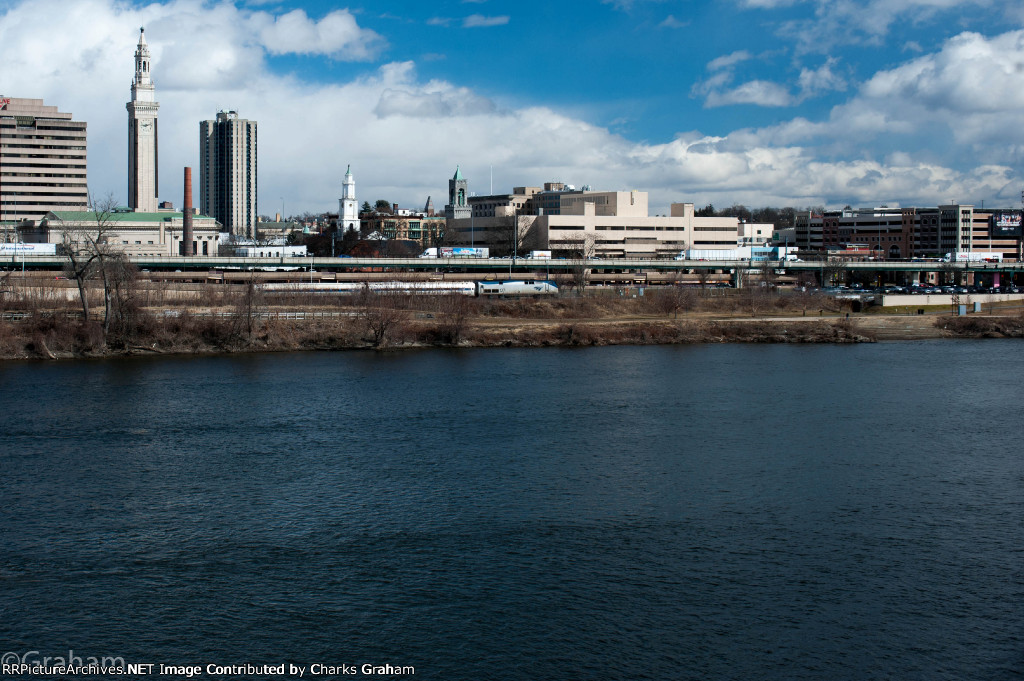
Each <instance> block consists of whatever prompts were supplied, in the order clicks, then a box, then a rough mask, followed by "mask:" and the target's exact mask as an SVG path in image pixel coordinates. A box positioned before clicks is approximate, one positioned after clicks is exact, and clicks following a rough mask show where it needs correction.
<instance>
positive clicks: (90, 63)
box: [0, 0, 1024, 213]
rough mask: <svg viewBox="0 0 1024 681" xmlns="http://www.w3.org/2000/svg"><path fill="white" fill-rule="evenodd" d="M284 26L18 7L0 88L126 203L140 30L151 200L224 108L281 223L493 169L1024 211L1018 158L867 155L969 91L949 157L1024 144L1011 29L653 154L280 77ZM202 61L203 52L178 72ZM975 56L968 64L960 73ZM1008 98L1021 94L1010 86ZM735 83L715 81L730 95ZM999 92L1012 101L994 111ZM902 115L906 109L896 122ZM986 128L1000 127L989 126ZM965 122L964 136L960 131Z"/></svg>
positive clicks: (505, 110) (91, 4)
mask: <svg viewBox="0 0 1024 681" xmlns="http://www.w3.org/2000/svg"><path fill="white" fill-rule="evenodd" d="M283 16H286V15H285V14H272V18H273V21H272V22H270V21H267V20H266V19H264V18H259V19H253V14H252V13H251V12H249V11H247V10H243V9H239V8H237V7H235V6H234V5H231V4H230V3H221V4H217V5H209V4H207V3H205V2H201V1H200V0H194V1H193V0H176V1H175V2H171V3H167V4H158V3H151V4H148V5H145V6H142V7H138V8H129V7H127V6H125V5H123V4H121V3H119V2H114V0H81V1H80V2H76V3H72V4H70V5H67V4H66V3H63V2H58V1H57V0H35V1H34V2H32V3H27V2H26V3H23V4H21V5H17V6H14V7H12V8H11V9H10V10H9V11H8V12H7V13H6V14H4V15H2V16H0V36H4V38H5V39H4V40H3V41H0V60H2V61H3V63H4V64H5V86H4V89H5V93H4V94H6V95H9V96H15V97H41V98H43V99H45V100H46V103H47V104H52V105H57V106H58V107H60V109H61V110H62V111H70V112H72V113H74V115H75V117H76V118H77V119H79V120H85V121H87V122H88V124H89V180H90V188H91V189H92V190H93V192H94V193H95V194H97V195H101V196H102V195H105V194H106V193H107V192H108V191H112V192H113V193H114V195H115V197H119V198H121V199H122V200H123V198H124V195H125V190H126V186H127V171H126V166H127V163H126V159H127V149H126V132H125V131H126V118H127V117H126V113H125V108H124V103H125V101H127V99H128V96H129V85H130V80H131V76H132V68H133V67H132V53H133V51H134V48H135V43H136V42H137V39H138V26H140V25H145V26H146V27H147V28H146V36H147V39H148V41H149V43H150V46H151V49H152V51H153V54H154V71H153V77H154V81H155V83H156V92H157V99H158V100H159V101H160V142H161V148H160V164H161V165H160V171H161V172H160V175H161V177H163V178H165V181H164V182H163V183H161V187H160V189H161V192H160V193H161V196H160V198H161V199H169V200H172V201H174V202H175V204H177V205H180V201H181V187H180V181H179V180H178V178H180V177H181V172H180V169H181V167H182V166H186V165H188V166H192V167H193V168H197V167H198V155H199V148H198V123H199V121H201V120H204V119H207V118H212V117H213V115H214V114H215V113H216V112H217V111H218V110H219V109H228V108H230V109H235V110H237V111H238V112H239V114H240V115H241V116H242V117H244V118H250V119H253V120H256V121H258V125H259V153H260V159H259V168H260V174H259V195H260V197H261V203H260V209H261V210H262V212H264V213H270V212H273V210H274V208H275V207H276V206H277V205H278V199H279V198H283V199H284V201H285V203H286V205H287V206H288V207H289V209H292V207H294V209H295V210H296V211H299V210H312V211H321V210H330V209H332V208H333V209H336V208H337V200H338V197H339V196H340V192H341V182H342V177H343V175H344V172H345V168H346V166H347V165H348V164H349V163H351V164H352V170H353V172H354V174H355V176H356V181H357V195H358V197H359V199H360V201H362V200H364V199H368V200H371V201H373V200H375V199H377V198H386V199H388V200H390V201H393V202H398V203H400V204H402V205H403V206H421V205H423V203H424V202H425V200H426V197H427V196H433V198H434V203H435V205H438V203H439V199H440V202H441V203H443V196H444V195H445V194H446V191H447V178H448V177H450V176H451V173H452V172H453V171H454V168H455V166H456V164H459V165H461V167H462V170H463V174H464V175H466V177H467V178H468V179H469V182H470V190H471V191H483V190H484V187H485V186H486V185H485V180H484V178H486V177H487V176H488V174H489V167H490V166H493V167H494V171H495V174H494V179H495V187H496V188H498V187H512V186H519V185H523V184H531V183H536V182H541V181H544V180H548V179H560V180H563V181H567V182H573V183H575V184H591V185H593V186H595V187H598V188H602V189H630V188H640V189H644V190H647V191H648V192H650V204H651V208H652V211H653V212H661V213H664V212H667V207H668V204H669V203H670V202H673V201H694V202H698V203H702V202H713V203H716V204H720V203H726V204H728V203H732V202H742V203H747V204H748V205H769V204H776V205H798V206H799V205H812V204H829V205H843V204H844V203H851V204H854V205H858V204H860V205H864V204H868V205H870V204H873V203H876V202H877V201H879V199H880V197H881V198H882V199H892V200H899V201H901V202H904V203H906V204H912V203H919V204H934V203H937V202H939V201H945V200H948V198H949V197H950V196H957V197H962V198H965V199H966V198H967V197H970V198H971V199H972V200H981V199H986V200H997V199H999V198H1001V197H1007V196H1010V194H1011V188H1015V189H1014V191H1016V192H1018V193H1017V196H1018V198H1019V186H1020V183H1021V172H1020V169H1021V167H1022V165H1024V164H1022V163H1021V162H1020V161H1018V162H1016V163H1014V162H1011V161H1012V158H1011V157H1012V152H1010V151H1008V150H1006V149H1003V150H1001V151H1000V152H999V153H998V154H982V155H978V156H977V157H976V158H974V159H973V160H972V161H969V162H965V163H962V164H958V165H953V164H952V163H949V162H945V161H944V159H946V158H947V157H942V156H939V155H936V156H935V157H934V158H930V159H923V158H922V155H921V154H920V153H918V149H917V148H914V147H909V148H906V149H905V152H906V153H905V154H903V155H901V154H899V153H897V152H900V151H901V150H904V148H903V147H901V146H899V145H898V144H896V145H893V144H888V145H884V146H885V149H884V152H883V153H879V154H878V155H877V156H876V157H872V154H871V151H870V144H869V143H870V142H871V140H873V139H877V138H878V136H879V135H885V134H890V135H891V134H893V131H894V130H897V129H899V126H909V129H910V131H911V132H912V131H913V130H914V129H916V125H917V121H915V120H914V117H915V116H917V115H919V114H920V112H921V111H924V110H925V109H927V108H929V107H931V108H934V104H933V103H934V102H935V101H937V100H938V99H940V98H939V96H938V93H940V92H941V86H942V84H945V86H946V87H949V88H953V87H957V88H961V89H959V90H956V91H955V92H953V94H954V95H956V98H957V99H960V98H961V96H962V95H965V94H970V95H972V96H973V95H986V97H987V99H983V101H975V102H957V103H953V102H952V97H951V101H950V102H947V104H946V108H945V111H946V112H947V116H946V117H945V118H943V117H942V116H940V115H939V114H938V113H936V114H934V115H935V116H936V120H938V121H945V122H947V123H952V121H954V120H956V118H955V117H954V114H958V115H961V116H962V115H963V114H964V113H966V114H967V117H966V119H965V129H964V130H959V131H958V134H959V135H962V136H963V137H954V136H952V135H950V134H948V133H949V129H947V130H946V132H947V138H948V139H949V143H948V144H944V145H940V146H941V147H942V148H943V149H945V148H946V147H952V148H962V149H965V150H967V151H973V149H974V147H973V145H975V144H979V143H983V142H984V141H985V140H986V139H988V137H986V135H992V134H995V133H994V132H992V131H993V130H995V129H996V127H998V126H1001V129H1002V130H1003V138H1004V139H1017V138H1018V136H1019V135H1018V131H1016V130H1014V131H1012V132H1011V133H1009V134H1007V133H1006V128H1007V126H1012V125H1013V124H1014V122H1015V121H1019V114H1016V113H1015V114H1014V115H1006V112H1008V111H1015V112H1016V111H1019V110H1020V108H1019V107H1020V102H1019V100H1018V99H1017V97H1018V96H1019V93H1020V92H1021V91H1024V88H1022V87H1020V81H1019V78H1020V77H1021V76H1020V75H1019V72H1018V71H1014V70H1013V69H1014V68H1015V67H1014V64H1015V63H1016V62H1014V61H1013V60H1014V57H1012V54H1020V53H1021V48H1020V45H1019V42H1017V41H1019V36H1016V35H1013V34H1007V35H1006V36H1001V37H998V38H992V39H986V38H983V37H981V36H974V35H973V34H965V36H961V37H960V39H959V40H958V41H956V42H951V43H950V44H949V45H948V50H949V52H948V53H945V52H946V50H943V52H944V53H936V54H932V55H923V56H921V57H919V58H917V59H915V60H914V61H911V62H907V63H906V64H903V65H902V66H900V67H898V68H895V69H892V70H890V71H887V72H884V73H880V74H877V75H876V78H873V79H871V80H870V81H869V82H868V83H866V84H865V85H864V86H863V87H862V88H861V89H860V90H859V91H858V92H857V93H856V94H855V95H854V97H853V98H852V99H851V100H850V101H849V102H848V103H847V104H846V105H844V106H843V107H837V108H836V109H835V110H834V111H833V113H832V115H831V116H830V117H829V118H828V119H827V120H807V119H793V120H790V121H787V122H785V123H783V124H780V125H778V126H774V127H771V128H763V129H747V130H737V131H733V132H730V133H728V134H724V135H721V136H708V135H705V134H702V133H700V132H697V131H694V132H687V133H684V134H680V135H678V136H677V137H676V138H675V139H673V140H671V141H669V142H667V143H661V144H652V143H646V142H634V141H631V140H628V139H626V138H624V137H622V136H620V135H616V134H614V133H612V132H610V131H609V130H608V129H607V128H604V127H601V126H597V125H593V124H591V123H588V122H586V121H583V120H580V119H579V118H576V117H573V116H571V115H567V114H566V113H564V112H560V111H557V110H553V109H552V108H550V107H545V106H531V107H518V108H516V107H514V106H509V105H508V104H503V105H502V106H497V105H496V104H495V103H494V102H493V101H491V100H490V99H488V98H487V97H484V96H482V95H480V94H479V93H477V92H474V91H473V90H472V89H469V88H465V87H462V86H461V85H459V84H457V83H450V82H447V81H444V80H424V79H422V78H420V76H419V75H418V74H417V71H416V68H415V65H414V64H412V63H410V62H402V63H394V64H383V65H380V66H378V67H377V68H376V69H373V70H371V71H369V72H367V73H365V75H362V76H359V77H355V76H353V77H350V78H348V79H342V80H339V81H338V82H328V83H322V82H311V81H305V80H302V79H301V78H300V77H298V76H295V75H278V74H275V73H274V72H273V71H272V70H271V69H270V68H268V66H267V63H266V62H267V55H268V54H269V48H268V47H267V46H266V45H264V41H263V38H259V39H257V40H253V39H252V38H251V36H247V35H246V31H245V30H243V29H241V28H239V27H243V28H244V27H245V26H246V25H247V22H251V21H259V22H263V23H262V24H261V25H264V26H268V27H269V26H271V25H272V24H273V25H275V26H276V25H277V24H278V22H277V19H278V18H280V17H283ZM299 19H301V17H299ZM321 21H323V20H321ZM299 23H300V24H302V25H305V26H306V27H307V28H308V27H309V26H310V25H311V22H308V21H307V22H301V21H300V22H299ZM183 27H185V29H189V30H184V29H183ZM192 28H194V29H195V31H193V30H191V29H192ZM273 30H277V29H273ZM55 36H75V38H76V39H75V40H71V39H67V40H60V39H55ZM279 44H280V43H279ZM332 44H334V43H330V42H327V43H324V44H322V45H321V47H320V48H318V49H321V50H326V49H328V48H329V47H330V45H332ZM1007 53H1010V54H1007ZM193 54H196V55H202V57H203V58H192V59H191V61H189V57H190V55H193ZM320 54H323V55H325V56H323V57H321V58H324V59H331V58H334V57H333V56H331V55H328V53H326V52H320ZM969 55H974V56H973V58H972V59H973V62H971V63H968V64H963V63H958V62H959V61H963V60H964V59H966V58H967V57H968V56H969ZM738 58H739V57H736V59H738ZM968 61H970V60H968ZM179 62H184V63H185V64H186V65H185V66H183V65H181V64H180V63H179ZM986 64H987V67H988V68H991V67H993V66H996V67H999V68H1002V69H1003V72H1002V75H1000V76H996V75H992V74H990V75H989V76H988V80H987V81H985V83H984V85H985V86H987V87H988V88H992V89H991V90H986V89H985V88H984V87H982V86H972V85H970V84H965V83H959V84H958V83H957V82H956V81H957V79H958V78H965V77H967V76H968V75H970V74H972V73H980V72H981V71H982V70H983V69H985V68H986ZM829 68H830V71H831V72H833V73H834V72H835V70H836V69H835V67H834V65H833V66H830V67H829ZM190 70H194V72H190ZM727 71H728V69H725V68H723V69H722V70H721V71H719V72H718V73H726V72H727ZM818 71H820V69H818ZM715 75H716V73H712V74H711V78H709V80H711V79H712V78H714V77H715ZM936 80H937V81H938V82H934V81H936ZM806 83H807V85H808V87H821V86H822V83H825V84H826V85H827V84H828V83H832V85H833V86H834V85H835V81H832V80H830V79H829V78H827V77H825V74H824V73H823V72H822V73H817V74H816V75H813V76H811V75H809V76H807V78H806ZM172 84H173V85H174V86H173V87H172V86H171V85H172ZM719 85H721V84H719ZM771 85H772V84H770V83H768V84H764V85H759V86H758V87H760V88H761V90H760V93H759V96H760V97H762V98H769V99H770V98H771V97H777V98H779V99H780V100H781V99H782V98H783V97H784V96H785V93H774V94H773V93H772V87H771ZM1011 86H1013V87H1015V88H1016V90H1014V91H1012V92H1011V91H1010V87H1011ZM742 87H743V86H740V87H738V88H732V89H735V90H740V89H741V88H742ZM975 87H976V88H977V89H970V88H975ZM963 88H969V89H967V90H964V89H963ZM754 89H756V88H751V91H753V90H754ZM727 90H729V88H728V86H727V85H722V87H721V91H722V92H726V91H727ZM1003 95H1005V102H1004V103H1003V104H993V103H992V102H991V100H992V99H997V100H998V99H999V98H1001V97H1003ZM747 96H749V97H752V96H753V94H748V95H747ZM789 96H792V95H789ZM976 99H977V98H976ZM983 102H984V103H983ZM908 104H909V105H910V106H912V107H917V108H916V109H914V108H909V109H907V110H906V111H903V110H902V108H901V107H903V106H905V105H908ZM972 107H973V108H972ZM1000 107H1003V108H1000ZM1012 107H1017V108H1016V109H1013V108H1012ZM1000 118H1001V119H1002V121H1001V122H1000V120H999V119H1000ZM986 125H988V126H996V127H991V128H988V132H986V127H985V126H986ZM970 126H974V129H975V132H969V131H968V128H969V127H970ZM851 138H852V139H854V141H855V143H857V144H859V145H860V147H859V148H857V149H856V150H855V151H854V152H853V153H840V152H841V150H840V149H838V147H837V146H836V145H837V144H840V143H841V141H842V140H847V139H851ZM958 145H961V146H958ZM1016 153H1017V154H1018V156H1019V155H1020V154H1021V153H1022V152H1021V151H1020V150H1019V149H1018V151H1017V152H1016ZM166 178H169V179H166ZM268 197H269V199H268Z"/></svg>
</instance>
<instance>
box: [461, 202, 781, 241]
mask: <svg viewBox="0 0 1024 681" xmlns="http://www.w3.org/2000/svg"><path fill="white" fill-rule="evenodd" d="M522 189H523V190H524V191H522V192H513V194H511V195H508V196H509V197H524V199H525V198H528V197H532V198H536V197H537V196H540V195H541V194H542V192H533V193H532V194H531V193H530V192H529V190H530V189H534V188H529V187H527V188H522ZM499 196H503V195H499ZM480 198H482V199H488V200H485V201H482V202H481V204H480V205H481V207H485V206H486V209H485V210H486V214H485V213H484V209H482V210H481V211H480V212H479V215H480V217H476V214H477V211H474V217H473V218H471V219H469V220H465V219H463V220H455V221H452V222H451V223H449V228H448V232H447V235H448V236H447V238H446V241H447V243H449V244H453V245H474V246H486V247H488V248H490V249H491V250H492V254H494V255H499V256H501V255H507V253H506V251H509V250H510V245H511V243H512V240H513V239H512V233H513V227H512V225H513V224H514V223H518V241H517V248H516V251H517V253H519V254H522V253H526V252H528V251H530V250H551V251H555V252H556V253H555V257H559V256H558V253H557V251H561V252H563V253H564V256H565V257H572V256H573V255H574V254H578V252H579V251H580V250H581V248H582V249H583V250H585V251H586V255H588V256H590V255H593V256H596V257H607V258H616V257H625V258H673V257H675V256H676V255H677V254H678V253H679V252H680V251H683V250H685V249H688V248H692V249H730V248H736V247H737V246H740V245H751V244H763V243H765V242H767V241H768V239H770V238H771V233H772V225H767V224H758V225H754V224H744V223H741V222H740V221H739V219H738V218H734V217H696V216H695V215H694V207H693V204H692V203H674V204H672V207H671V213H670V215H669V216H651V215H648V195H647V192H640V191H628V192H593V191H569V192H562V193H560V196H559V207H558V212H557V214H548V213H547V212H544V213H543V214H541V215H523V214H521V213H520V211H519V210H518V208H517V206H516V205H515V202H510V203H508V204H505V205H502V203H501V202H500V201H496V200H495V201H491V200H490V199H492V198H494V197H480ZM492 203H493V204H494V205H493V206H491V205H489V204H492ZM524 206H525V202H524Z"/></svg>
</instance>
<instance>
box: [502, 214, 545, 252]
mask: <svg viewBox="0 0 1024 681" xmlns="http://www.w3.org/2000/svg"><path fill="white" fill-rule="evenodd" d="M533 222H534V217H533V216H532V215H520V214H519V213H517V212H513V213H512V214H511V215H506V216H504V217H501V218H498V219H497V225H496V226H495V227H494V230H493V231H492V234H493V235H494V240H495V244H496V245H497V250H498V252H499V255H508V256H510V257H512V258H521V257H522V256H523V255H524V254H525V253H527V252H528V251H530V250H531V249H532V248H533V245H534V241H535V239H534V233H533V230H532V227H533Z"/></svg>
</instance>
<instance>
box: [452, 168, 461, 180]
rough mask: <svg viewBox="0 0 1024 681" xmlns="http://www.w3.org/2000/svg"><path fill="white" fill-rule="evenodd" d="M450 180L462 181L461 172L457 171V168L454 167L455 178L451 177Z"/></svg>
mask: <svg viewBox="0 0 1024 681" xmlns="http://www.w3.org/2000/svg"><path fill="white" fill-rule="evenodd" d="M452 179H453V180H461V179H462V171H461V170H459V166H455V177H453V178H452Z"/></svg>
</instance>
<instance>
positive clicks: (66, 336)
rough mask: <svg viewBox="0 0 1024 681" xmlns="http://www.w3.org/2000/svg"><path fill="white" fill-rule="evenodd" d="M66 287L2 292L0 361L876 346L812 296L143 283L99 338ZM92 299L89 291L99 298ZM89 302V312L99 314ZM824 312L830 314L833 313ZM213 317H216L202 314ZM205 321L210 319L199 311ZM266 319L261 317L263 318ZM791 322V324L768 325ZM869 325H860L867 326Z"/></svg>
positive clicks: (1009, 330)
mask: <svg viewBox="0 0 1024 681" xmlns="http://www.w3.org/2000/svg"><path fill="white" fill-rule="evenodd" d="M66 283H67V282H60V284H61V285H60V286H58V285H56V284H46V283H45V282H44V285H40V286H37V287H35V288H34V290H32V291H31V292H25V291H21V292H18V291H12V289H11V288H10V287H7V289H5V290H4V294H3V296H2V297H0V311H5V312H10V311H18V312H24V313H27V314H28V316H27V318H25V319H24V320H21V321H11V320H7V319H5V320H0V357H6V358H14V357H21V358H52V357H73V356H96V355H101V354H117V353H129V354H138V353H231V352H253V351H288V350H306V349H310V350H339V349H346V348H378V349H383V348H395V347H408V346H424V345H428V346H449V347H450V346H463V347H469V346H520V347H543V346H594V345H614V344H632V345H651V344H679V343H721V342H749V343H849V342H866V341H871V340H874V337H873V332H872V331H868V330H866V329H865V328H862V327H860V326H858V323H857V322H856V321H854V320H848V319H842V318H840V319H836V318H835V317H830V318H828V317H827V318H826V319H829V320H830V321H822V320H820V319H818V320H813V321H811V320H810V319H812V318H810V317H809V318H808V319H809V320H808V321H803V319H802V316H803V315H804V314H807V313H808V312H809V313H810V314H811V315H813V316H814V317H817V316H818V314H819V311H828V312H830V313H833V314H834V313H836V312H839V311H840V310H842V308H841V307H839V306H837V305H835V304H833V303H832V301H831V300H830V299H828V298H823V297H820V296H815V295H790V296H779V295H774V294H772V293H769V292H766V291H763V290H755V289H748V290H743V291H731V290H730V291H714V292H710V291H700V290H695V289H662V290H656V289H648V290H647V293H646V294H645V295H643V296H637V297H626V296H623V295H616V294H615V293H614V292H606V294H605V295H601V296H583V297H577V296H565V297H558V298H548V299H540V300H529V299H523V300H480V299H475V298H468V297H463V296H409V295H405V294H399V295H390V294H388V295H375V294H367V295H361V296H333V297H324V296H312V295H309V294H296V295H294V296H291V295H287V296H275V297H274V298H272V299H267V298H265V297H263V296H261V295H259V294H258V292H256V291H254V290H252V289H250V288H248V287H246V286H240V285H237V284H234V285H230V284H229V285H221V284H217V285H209V286H204V287H201V288H197V289H195V290H194V291H187V292H185V294H183V293H182V292H181V291H171V290H169V289H167V288H166V287H164V286H149V287H145V288H142V287H140V288H139V289H138V291H136V292H134V294H133V295H134V297H133V298H132V301H131V302H132V304H131V306H129V307H127V308H125V310H124V314H123V315H122V317H121V320H120V323H119V325H112V326H111V331H110V332H109V333H108V334H106V335H104V333H103V330H102V327H101V326H100V324H99V323H97V322H95V321H93V322H90V323H89V324H83V323H82V322H81V319H80V317H77V316H75V314H76V311H77V309H78V302H77V300H76V299H75V298H74V297H71V298H69V297H68V296H67V295H65V293H66V290H67V289H66ZM95 293H97V294H98V291H96V292H95ZM101 302H102V301H101V300H100V299H98V298H97V299H96V300H95V301H94V304H93V309H94V310H100V311H101V310H102V305H101ZM830 305H831V307H830ZM275 311H289V312H294V311H305V312H311V311H322V312H330V313H339V314H338V316H335V317H329V318H315V319H303V320H294V319H279V318H274V317H273V313H274V312H275ZM212 312H216V313H218V314H219V316H211V315H210V314H208V313H212ZM202 313H207V314H202ZM268 313H270V314H269V315H268ZM787 316H788V317H797V318H801V320H800V321H790V320H784V319H772V317H787ZM938 323H939V325H940V327H941V328H944V329H945V333H946V334H947V335H954V336H973V337H983V336H1000V337H1006V336H1012V337H1024V320H1022V318H1020V317H1012V318H1011V317H1004V318H992V317H979V316H972V317H967V318H960V317H944V318H942V319H941V320H940V321H939V322H938ZM865 324H866V322H865Z"/></svg>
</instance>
